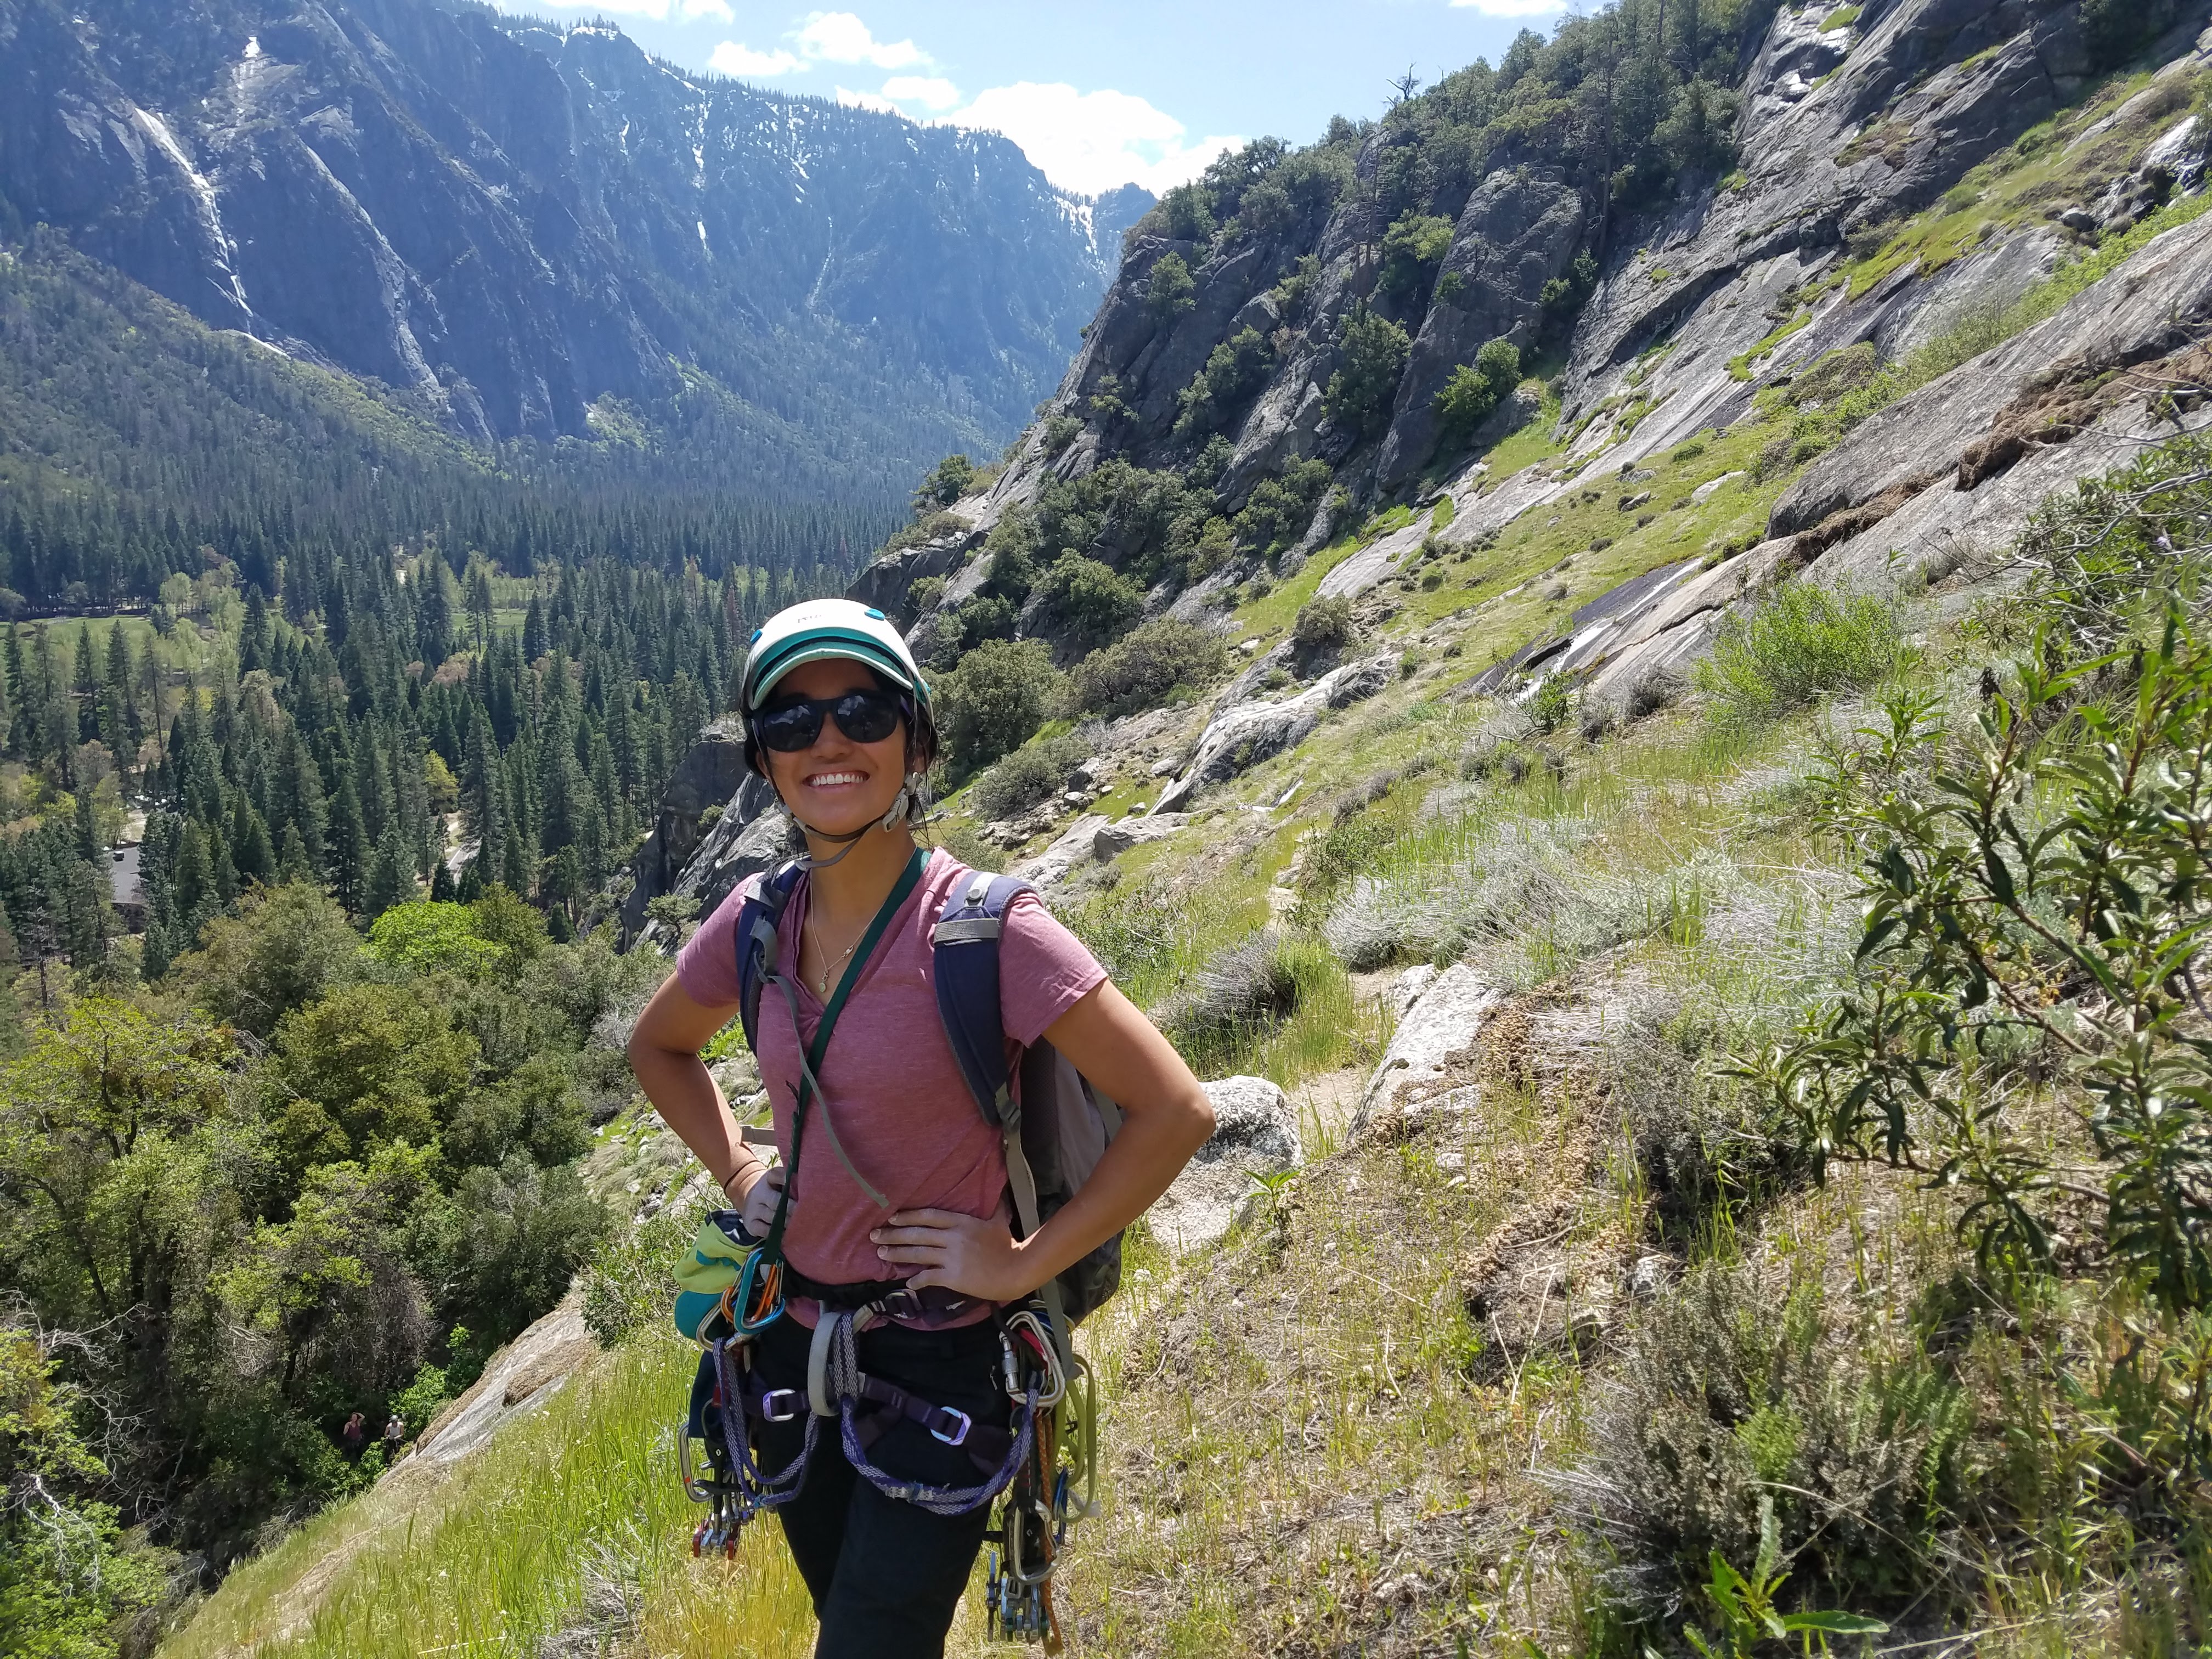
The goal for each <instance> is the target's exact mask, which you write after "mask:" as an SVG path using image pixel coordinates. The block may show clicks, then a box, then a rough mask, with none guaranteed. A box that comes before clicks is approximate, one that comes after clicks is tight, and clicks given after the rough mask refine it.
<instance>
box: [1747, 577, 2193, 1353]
mask: <svg viewBox="0 0 2212 1659" xmlns="http://www.w3.org/2000/svg"><path fill="white" fill-rule="evenodd" d="M2040 654H2041V653H2040V651H2036V652H2033V653H2030V654H2029V655H2028V656H2027V659H2026V663H2025V665H2024V666H2023V667H2022V669H2021V690H2020V691H2019V693H2018V695H2017V696H2011V695H2008V694H2006V693H2005V692H2003V691H2002V690H1998V689H1997V688H1996V685H1995V684H1994V682H1993V681H1992V682H1990V684H1989V685H1988V687H1987V690H1986V695H1985V699H1984V709H1983V712H1982V714H1981V716H1980V721H1979V725H1980V735H1979V742H1978V744H1977V745H1976V746H1977V748H1978V750H1979V752H1978V754H1977V755H1976V756H1975V757H1973V761H1972V763H1970V764H1958V765H1951V764H1945V763H1943V762H1944V758H1945V757H1943V756H1942V750H1941V748H1940V745H1941V744H1942V739H1943V737H1944V730H1943V723H1942V720H1940V718H1938V716H1937V705H1936V702H1935V701H1934V700H1933V699H1932V698H1929V697H1923V696H1907V695H1903V694H1900V695H1899V696H1895V697H1893V699H1892V700H1891V702H1890V705H1889V708H1888V711H1887V713H1888V720H1887V730H1885V731H1882V732H1874V733H1869V734H1868V735H1869V736H1870V737H1872V738H1874V739H1875V742H1874V746H1873V748H1872V750H1871V752H1869V753H1868V754H1867V755H1865V756H1864V757H1849V756H1846V757H1840V758H1839V759H1838V762H1837V763H1835V765H1834V767H1833V768H1832V771H1831V775H1830V776H1829V777H1828V779H1827V780H1826V806H1825V808H1824V816H1825V817H1826V821H1827V827H1828V828H1830V829H1832V830H1834V831H1837V832H1838V833H1840V834H1841V835H1842V836H1844V837H1845V838H1846V840H1847V843H1848V844H1849V845H1850V846H1852V847H1854V848H1856V849H1857V851H1858V852H1859V853H1860V854H1862V855H1863V857H1864V859H1865V863H1864V864H1863V866H1862V867H1863V872H1864V875H1863V881H1862V884H1861V886H1860V888H1859V890H1858V893H1857V897H1858V900H1859V902H1860V907H1861V908H1860V910H1859V914H1860V915H1861V916H1862V917H1863V933H1862V937H1861V939H1860V942H1859V945H1858V949H1857V952H1856V953H1855V956H1854V961H1855V963H1857V964H1858V969H1859V971H1858V975H1857V980H1856V981H1855V982H1854V983H1852V984H1851V985H1850V986H1849V987H1847V988H1846V989H1845V991H1844V994H1843V995H1842V996H1841V997H1840V998H1838V1000H1837V1002H1836V1004H1835V1006H1833V1008H1832V1009H1830V1010H1824V1011H1821V1012H1820V1014H1819V1015H1818V1016H1817V1017H1815V1018H1808V1020H1807V1022H1806V1023H1805V1025H1804V1026H1803V1028H1802V1029H1801V1030H1800V1031H1799V1032H1798V1033H1797V1034H1796V1041H1795V1042H1791V1043H1790V1044H1789V1045H1787V1046H1785V1047H1784V1048H1779V1049H1778V1050H1777V1051H1776V1052H1774V1053H1773V1054H1770V1055H1768V1056H1765V1057H1764V1058H1762V1059H1760V1060H1755V1061H1753V1063H1752V1064H1751V1066H1749V1067H1748V1068H1747V1069H1748V1070H1749V1071H1750V1073H1751V1074H1753V1075H1754V1076H1756V1077H1758V1078H1759V1079H1761V1081H1762V1082H1763V1084H1764V1085H1765V1087H1766V1088H1767V1089H1768V1091H1769V1092H1770V1094H1771V1097H1772V1098H1773V1099H1775V1100H1776V1101H1778V1103H1781V1104H1782V1105H1783V1107H1784V1109H1785V1110H1787V1111H1788V1112H1790V1114H1791V1115H1792V1117H1793V1118H1794V1119H1795V1121H1796V1123H1797V1125H1798V1127H1799V1128H1800V1131H1801V1133H1802V1135H1803V1138H1804V1141H1805V1144H1806V1146H1807V1148H1808V1151H1810V1152H1813V1154H1814V1156H1815V1158H1817V1159H1819V1160H1821V1167H1823V1168H1825V1163H1826V1160H1827V1159H1829V1158H1847V1159H1853V1160H1871V1159H1874V1158H1881V1159H1883V1160H1885V1161H1887V1162H1888V1163H1890V1164H1895V1165H1901V1166H1903V1167H1905V1168H1907V1169H1911V1170H1918V1171H1920V1172H1922V1173H1923V1175H1924V1176H1927V1177H1928V1178H1929V1180H1930V1181H1932V1182H1936V1183H1938V1184H1943V1185H1955V1186H1957V1187H1960V1188H1963V1189H1964V1190H1965V1191H1966V1193H1967V1194H1970V1195H1971V1200H1972V1201H1971V1202H1970V1204H1969V1205H1968V1206H1967V1209H1966V1213H1965V1216H1964V1218H1962V1225H1967V1226H1970V1227H1972V1228H1973V1229H1974V1230H1976V1231H1978V1237H1979V1244H1978V1252H1979V1255H1981V1257H1982V1259H1983V1260H1984V1262H1988V1261H2015V1262H2017V1261H2027V1262H2032V1263H2035V1264H2042V1263H2045V1262H2046V1261H2048V1260H2049V1259H2050V1257H2051V1249H2052V1245H2051V1206H2053V1205H2054V1204H2057V1203H2060V1202H2062V1201H2065V1200H2069V1199H2071V1200H2081V1199H2088V1200H2092V1201H2095V1200H2102V1204H2103V1207H2104V1212H2105V1213H2104V1231H2105V1235H2106V1237H2105V1243H2106V1247H2107V1248H2108V1249H2110V1250H2111V1252H2112V1255H2113V1256H2115V1257H2116V1258H2118V1261H2121V1262H2123V1263H2124V1264H2125V1265H2126V1266H2127V1267H2128V1268H2129V1269H2130V1271H2131V1272H2132V1273H2136V1274H2138V1275H2140V1277H2141V1279H2142V1283H2143V1284H2144V1285H2146V1287H2147V1288H2148V1291H2150V1293H2151V1294H2152V1295H2153V1296H2154V1297H2156V1298H2157V1299H2158V1300H2159V1301H2160V1302H2161V1303H2162V1304H2165V1305H2166V1308H2167V1309H2169V1310H2197V1309H2203V1308H2205V1307H2208V1306H2212V1225H2208V1224H2212V1197H2208V1194H2212V1054H2208V1053H2207V1051H2206V1045H2205V1043H2204V1041H2203V1036H2202V1027H2201V1024H2199V1018H2198V1012H2197V1011H2198V1008H2199V1007H2200V1006H2201V1000H2200V999H2199V998H2198V997H2197V995H2196V994H2195V991H2194V987H2193V984H2187V985H2185V984H2184V983H2182V982H2181V981H2187V980H2188V979H2189V969H2188V967H2187V963H2189V961H2190V959H2191V957H2192V956H2194V955H2195V954H2196V951H2197V942H2198V941H2199V940H2201V939H2202V938H2203V931H2204V928H2205V926H2206V922H2207V919H2208V913H2212V899H2208V896H2207V895H2206V893H2205V890H2204V887H2203V879H2202V875H2201V872H2202V869H2203V849H2202V842H2201V839H2200V837H2201V835H2202V831H2201V829H2200V828H2199V826H2200V825H2202V824H2203V823H2204V821H2205V818H2206V817H2207V812H2208V806H2209V805H2212V649H2208V648H2207V647H2204V646H2203V645H2201V644H2199V643H2198V642H2197V641H2196V640H2195V639H2194V638H2193V637H2192V636H2191V634H2190V633H2189V631H2188V630H2187V629H2185V628H2184V627H2183V625H2182V624H2181V623H2180V621H2179V610H2178V609H2177V611H2176V612H2175V615H2174V616H2173V617H2172V618H2171V619H2169V621H2168V623H2167V627H2166V633H2165V636H2164V638H2163V640H2162V641H2161V642H2160V644H2159V645H2158V647H2155V648H2154V649H2150V650H2144V651H2142V652H2140V653H2138V656H2139V660H2138V661H2137V662H2136V664H2135V665H2134V666H2133V671H2132V672H2131V673H2130V678H2133V679H2134V680H2135V682H2136V683H2135V684H2134V685H2132V686H2131V687H2129V688H2128V689H2127V690H2126V691H2125V692H2124V696H2122V697H2120V698H2118V699H2117V700H2116V701H2117V702H2118V707H2117V708H2112V707H2106V706H2102V705H2100V704H2099V703H2094V702H2092V703H2086V704H2084V705H2083V706H2081V708H2078V709H2075V710H2073V711H2072V712H2073V713H2074V714H2075V719H2076V720H2079V721H2080V723H2081V728H2082V731H2083V735H2085V736H2086V738H2087V744H2083V745H2081V747H2080V748H2079V749H2070V748H2064V747H2057V746H2052V747H2044V746H2041V745H2038V744H2036V743H2035V742H2034V741H2033V737H2034V734H2035V733H2037V732H2045V731H2050V730H2051V729H2052V728H2054V727H2055V726H2058V725H2059V723H2060V722H2061V721H2062V720H2063V718H2064V716H2065V715H2066V714H2067V713H2068V712H2069V705H2071V704H2072V703H2073V702H2074V701H2075V698H2076V697H2078V696H2080V695H2081V692H2082V691H2083V690H2086V689H2087V687H2086V684H2085V682H2086V680H2087V677H2088V675H2089V674H2091V673H2094V672H2100V671H2111V670H2113V669H2116V668H2117V667H2118V664H2116V663H2114V662H2112V661H2111V660H2109V659H2108V660H2103V661H2097V662H2093V663H2092V664H2090V665H2088V666H2087V669H2083V670H2072V671H2052V670H2051V669H2048V668H2046V667H2044V666H2041V665H2038V663H2037V662H2036V660H2035V659H2036V657H2038V656H2039V655H2040ZM2016 809H2017V810H2018V812H2019V816H2020V817H2027V818H2028V819H2029V822H2028V824H2027V828H2025V829H2023V828H2022V827H2021V824H2020V823H2019V822H2018V821H2017V820H2016V818H2015V810H2016ZM2031 812H2032V813H2033V817H2030V814H2031ZM2016 1078H2017V1079H2022V1081H2023V1086H2021V1087H2018V1088H2015V1087H2013V1086H2011V1085H2010V1082H2009V1080H2010V1079H2016ZM2054 1083H2057V1084H2058V1085H2063V1086H2064V1087H2065V1088H2066V1089H2067V1091H2068V1093H2069V1094H2070V1095H2072V1096H2073V1097H2075V1100H2077V1101H2078V1102H2079V1103H2080V1104H2079V1105H2078V1106H2077V1107H2076V1108H2075V1109H2077V1110H2079V1111H2080V1113H2081V1117H2082V1119H2083V1120H2084V1121H2085V1122H2086V1125H2087V1142H2088V1145H2087V1146H2070V1147H2053V1146H2051V1142H2050V1140H2049V1139H2048V1137H2047V1135H2046V1134H2045V1133H2044V1132H2043V1131H2042V1130H2041V1129H2040V1128H2039V1127H2038V1126H2037V1125H2036V1123H2035V1122H2034V1121H2033V1119H2032V1117H2030V1116H2029V1115H2028V1109H2027V1107H2026V1105H2025V1104H2024V1102H2026V1101H2027V1100H2030V1099H2033V1098H2034V1097H2036V1096H2038V1095H2039V1094H2041V1093H2043V1092H2045V1091H2049V1090H2050V1089H2051V1088H2052V1087H2053V1085H2054ZM2090 1152H2093V1154H2094V1155H2093V1158H2092V1157H2090V1156H2088V1154H2089V1153H2090ZM2091 1183H2096V1184H2094V1185H2093V1184H2091Z"/></svg>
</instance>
